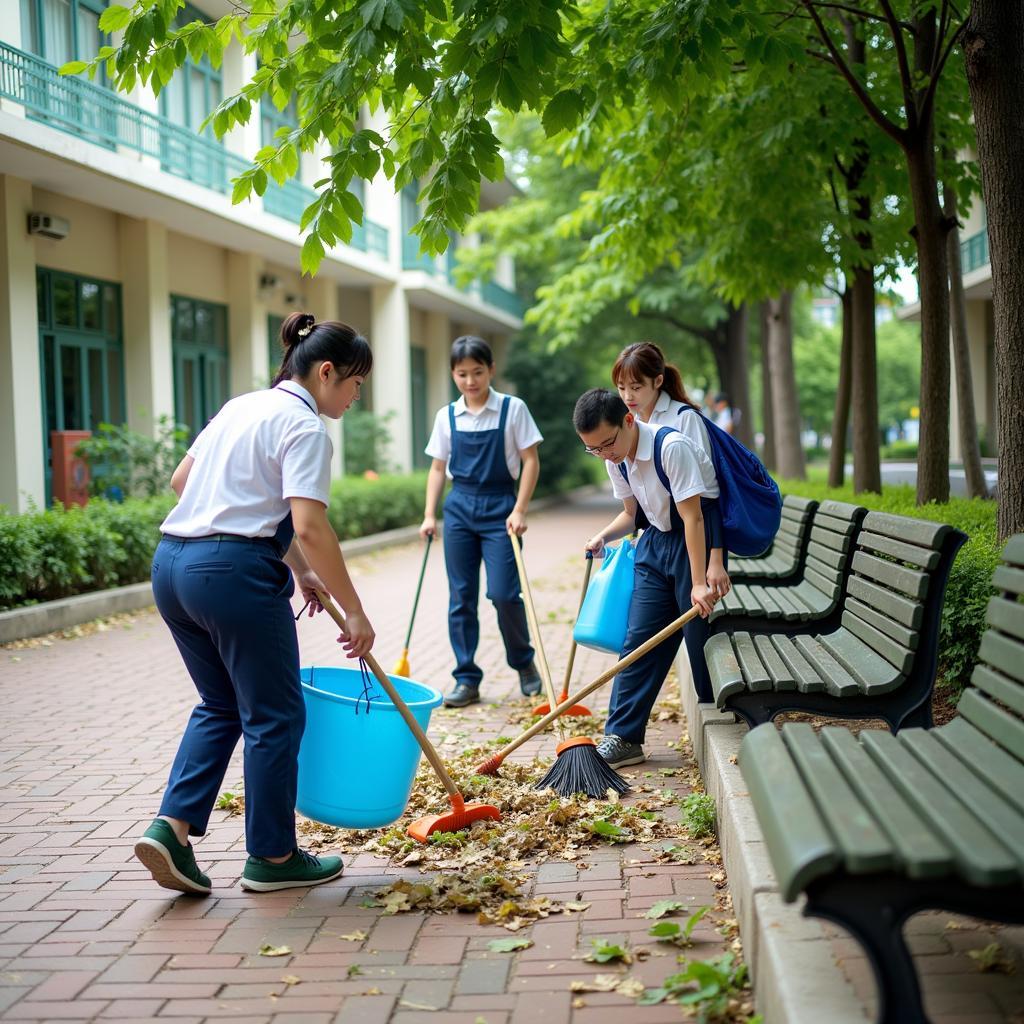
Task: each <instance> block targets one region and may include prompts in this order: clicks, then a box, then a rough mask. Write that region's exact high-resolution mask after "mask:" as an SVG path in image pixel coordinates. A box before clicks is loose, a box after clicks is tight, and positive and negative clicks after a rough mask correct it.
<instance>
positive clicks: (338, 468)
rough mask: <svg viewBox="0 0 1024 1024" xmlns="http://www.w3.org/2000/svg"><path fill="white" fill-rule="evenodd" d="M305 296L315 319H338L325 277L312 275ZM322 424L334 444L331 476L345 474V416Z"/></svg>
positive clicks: (334, 288) (331, 284)
mask: <svg viewBox="0 0 1024 1024" xmlns="http://www.w3.org/2000/svg"><path fill="white" fill-rule="evenodd" d="M304 287H305V289H306V297H307V307H306V308H307V309H308V310H309V311H310V312H311V313H312V314H313V315H314V316H315V317H316V318H317V320H337V319H338V285H337V282H335V281H331V280H330V279H329V278H326V277H314V278H313V279H312V280H309V281H307V282H306V283H305V285H304ZM324 425H325V426H326V427H327V433H328V435H329V436H330V438H331V444H333V445H334V460H333V461H332V463H331V476H332V477H333V478H337V477H340V476H344V475H345V417H344V416H342V417H340V418H339V419H336V420H332V419H325V420H324Z"/></svg>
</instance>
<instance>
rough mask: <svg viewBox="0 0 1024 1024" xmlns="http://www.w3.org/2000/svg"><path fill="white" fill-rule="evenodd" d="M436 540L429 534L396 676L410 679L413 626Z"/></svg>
mask: <svg viewBox="0 0 1024 1024" xmlns="http://www.w3.org/2000/svg"><path fill="white" fill-rule="evenodd" d="M433 539H434V535H433V534H432V533H428V534H427V546H426V547H425V548H424V549H423V564H422V565H421V566H420V580H419V583H417V584H416V596H415V597H414V598H413V599H412V615H410V616H409V631H408V632H407V633H406V634H405V646H404V647H403V648H402V656H401V657H400V658H399V659H398V663H397V664H396V665H395V675H396V676H404V677H405V678H406V679H408V678H409V643H410V642H411V640H412V626H413V623H414V622H415V621H416V609H417V608H418V607H419V605H420V591H421V590H422V589H423V577H424V575H425V574H426V571H427V555H429V554H430V542H431V541H432V540H433Z"/></svg>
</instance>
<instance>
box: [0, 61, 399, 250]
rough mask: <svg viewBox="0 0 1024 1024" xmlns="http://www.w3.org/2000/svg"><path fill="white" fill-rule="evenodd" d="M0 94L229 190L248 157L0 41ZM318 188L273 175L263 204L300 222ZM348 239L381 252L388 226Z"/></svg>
mask: <svg viewBox="0 0 1024 1024" xmlns="http://www.w3.org/2000/svg"><path fill="white" fill-rule="evenodd" d="M0 97H3V98H4V99H8V100H12V101H13V102H14V103H18V104H20V105H21V106H23V107H24V108H25V110H26V112H27V114H28V116H29V117H30V118H32V119H33V120H35V121H41V122H43V123H45V124H49V125H51V126H52V127H54V128H58V129H60V130H61V131H64V132H68V133H69V134H71V135H75V136H77V137H78V138H80V139H84V140H85V141H87V142H91V143H94V144H95V145H98V146H102V147H103V148H104V149H109V150H117V149H119V148H123V149H128V150H131V151H133V152H136V153H138V154H140V155H141V156H145V157H152V158H154V159H156V160H158V161H159V162H160V167H161V168H162V169H163V170H164V171H166V172H167V173H168V174H173V175H174V176H175V177H178V178H184V179H185V180H186V181H192V182H195V183H196V184H197V185H202V186H203V187H204V188H208V189H210V190H211V191H214V192H218V193H220V194H221V195H230V193H231V188H232V185H231V179H232V178H233V177H235V176H237V175H238V174H241V173H242V172H243V171H245V170H246V169H247V168H248V167H249V163H248V161H246V160H244V159H243V158H242V157H240V156H238V155H237V154H236V153H232V152H231V151H230V150H228V149H225V147H224V146H223V145H221V144H220V143H218V142H214V141H213V140H211V139H207V138H204V137H203V136H201V135H197V134H196V133H195V132H193V131H192V130H191V129H189V128H186V127H184V126H183V125H180V124H175V123H174V122H173V121H170V120H168V119H167V118H166V117H162V116H160V115H159V114H154V113H152V112H151V111H149V110H143V109H142V108H141V107H138V106H136V105H135V104H134V103H130V102H128V101H127V100H125V99H122V98H121V97H119V96H117V95H116V94H115V93H113V92H111V91H110V90H109V89H104V88H102V87H101V86H98V85H96V84H94V83H93V82H89V81H86V80H85V79H83V78H79V77H76V76H67V77H65V76H63V75H61V74H60V73H59V72H58V70H57V68H55V67H54V66H53V65H52V64H49V63H47V62H46V61H45V60H42V59H41V58H40V57H37V56H36V55H35V54H32V53H25V52H24V51H23V50H19V49H17V48H16V47H13V46H10V45H8V44H7V43H3V42H0ZM315 196H316V193H315V192H314V191H313V190H312V189H311V188H308V187H307V186H305V185H303V184H301V182H298V181H295V180H294V179H293V180H291V181H287V182H285V184H284V185H282V186H278V185H277V184H276V183H274V182H273V181H272V182H270V184H269V185H268V186H267V191H266V193H265V194H264V196H263V208H264V210H265V211H266V212H267V213H272V214H274V215H276V216H278V217H283V218H284V219H285V220H289V221H292V222H293V223H295V224H298V223H299V221H300V220H301V218H302V211H303V210H304V209H305V208H306V206H307V205H309V203H310V202H312V200H313V199H314V198H315ZM354 227H355V230H354V232H353V235H352V242H351V244H352V246H353V247H354V248H356V249H361V250H362V251H364V252H372V253H376V254H377V255H379V256H382V257H383V258H384V259H386V258H387V250H388V232H387V228H385V227H382V226H381V225H379V224H374V223H373V222H371V221H367V220H364V222H363V224H362V225H355V226H354Z"/></svg>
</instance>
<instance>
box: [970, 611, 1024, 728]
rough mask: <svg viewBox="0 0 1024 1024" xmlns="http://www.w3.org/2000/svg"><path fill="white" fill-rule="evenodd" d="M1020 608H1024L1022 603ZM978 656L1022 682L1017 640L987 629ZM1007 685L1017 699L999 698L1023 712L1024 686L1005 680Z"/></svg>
mask: <svg viewBox="0 0 1024 1024" xmlns="http://www.w3.org/2000/svg"><path fill="white" fill-rule="evenodd" d="M1021 608H1022V610H1024V605H1022V606H1021ZM978 657H979V658H980V659H981V661H983V662H985V663H986V664H988V665H991V666H992V667H993V668H996V669H999V671H1000V672H1002V673H1003V674H1004V675H1008V676H1010V678H1012V679H1015V680H1016V681H1017V683H1024V649H1022V648H1021V645H1020V643H1019V642H1018V641H1016V640H1013V639H1011V638H1010V637H1008V636H1003V635H1002V633H997V632H996V631H995V630H994V629H987V630H985V635H984V636H983V637H982V638H981V647H980V648H979V649H978ZM1007 686H1009V687H1012V688H1013V689H1014V690H1016V692H1017V695H1018V696H1017V699H1016V700H1012V699H1009V700H1008V699H1007V698H1006V697H1005V696H1001V695H1000V696H999V700H1001V701H1003V702H1004V703H1005V704H1011V705H1012V706H1013V707H1014V708H1015V709H1016V710H1017V711H1019V712H1021V713H1022V714H1024V708H1021V707H1020V706H1019V704H1020V701H1021V699H1024V686H1019V685H1018V686H1014V685H1013V684H1012V683H1010V682H1009V681H1007ZM992 696H993V697H994V696H996V694H992Z"/></svg>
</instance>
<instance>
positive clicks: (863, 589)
mask: <svg viewBox="0 0 1024 1024" xmlns="http://www.w3.org/2000/svg"><path fill="white" fill-rule="evenodd" d="M846 589H847V592H848V593H850V594H852V595H853V596H854V597H859V598H860V599H861V600H862V601H863V602H865V604H869V605H871V607H872V608H877V609H878V611H880V612H881V613H882V614H883V615H887V616H889V617H890V618H892V619H895V620H896V621H897V622H900V623H902V624H903V625H904V626H907V627H908V628H910V629H920V628H921V621H922V620H923V619H924V607H923V606H922V605H920V604H918V603H917V602H916V601H911V600H909V599H908V598H906V597H901V596H900V595H899V594H894V593H893V592H892V591H891V590H886V589H885V587H880V586H879V585H878V584H877V583H872V582H871V580H866V579H864V577H863V576H851V577H850V579H849V582H848V583H847V587H846Z"/></svg>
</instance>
